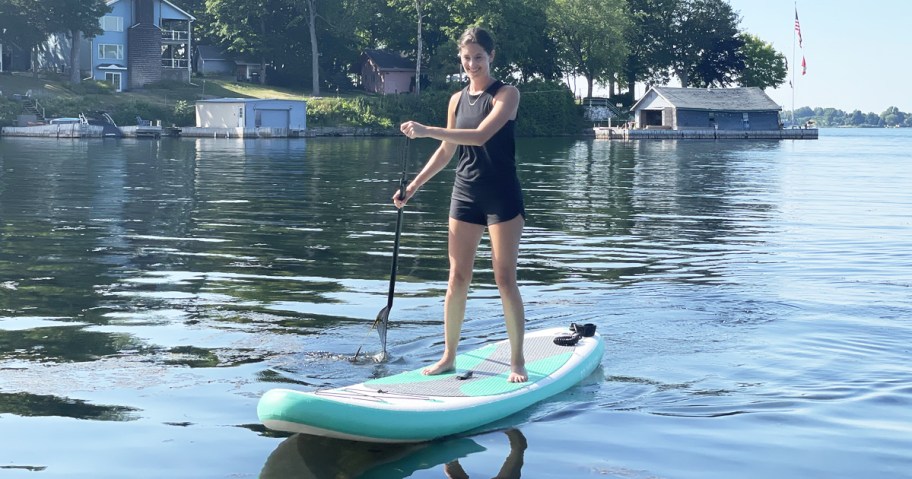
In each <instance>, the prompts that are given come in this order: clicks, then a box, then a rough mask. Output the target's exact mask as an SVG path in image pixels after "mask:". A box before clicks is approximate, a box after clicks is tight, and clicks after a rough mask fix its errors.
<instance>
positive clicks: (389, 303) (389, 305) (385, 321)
mask: <svg viewBox="0 0 912 479" xmlns="http://www.w3.org/2000/svg"><path fill="white" fill-rule="evenodd" d="M403 150H404V151H403V153H402V176H401V177H400V178H399V199H400V200H404V199H405V188H406V186H408V184H407V183H408V182H407V178H406V174H407V173H406V168H407V167H408V150H409V140H408V138H406V140H405V146H404V147H403ZM404 208H405V207H404V206H403V207H402V208H399V211H398V212H396V238H395V240H394V241H393V264H392V267H391V268H390V284H389V294H388V295H387V298H386V306H384V307H383V309H381V310H380V312H379V313H377V318H376V319H374V322H373V324H371V329H374V328H377V333H378V334H379V335H380V347H381V352H380V354H378V355H377V356H375V359H376V360H377V361H384V360H386V358H387V357H388V354H387V353H386V331H387V328H388V326H389V314H390V310H392V309H393V294H394V293H395V291H396V270H397V269H398V264H399V237H400V236H402V210H403V209H404ZM362 347H364V345H363V344H362V345H361V346H358V351H356V352H355V357H354V359H358V355H359V354H360V353H361V348H362Z"/></svg>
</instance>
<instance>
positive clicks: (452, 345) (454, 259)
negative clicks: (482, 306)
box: [424, 218, 484, 375]
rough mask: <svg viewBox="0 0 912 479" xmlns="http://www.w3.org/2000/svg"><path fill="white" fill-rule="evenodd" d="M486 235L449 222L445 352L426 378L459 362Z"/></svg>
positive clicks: (427, 370)
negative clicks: (469, 300) (474, 271)
mask: <svg viewBox="0 0 912 479" xmlns="http://www.w3.org/2000/svg"><path fill="white" fill-rule="evenodd" d="M482 233H484V226H482V225H476V224H472V223H466V222H465V221H459V220H455V219H453V218H450V225H449V235H448V246H447V249H448V251H449V256H450V279H449V282H448V284H447V292H446V300H445V302H444V306H443V328H444V338H443V339H444V349H443V356H442V357H441V358H440V361H437V363H436V364H434V365H433V366H429V367H427V368H425V369H424V374H428V375H430V374H440V373H445V372H448V371H452V370H453V368H454V366H455V361H456V349H457V347H459V336H460V334H461V332H462V322H463V320H464V319H465V310H466V298H467V296H468V294H469V284H470V283H471V282H472V269H473V267H474V266H475V253H476V252H477V251H478V243H479V242H480V241H481V235H482Z"/></svg>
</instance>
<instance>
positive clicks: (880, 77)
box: [576, 0, 912, 114]
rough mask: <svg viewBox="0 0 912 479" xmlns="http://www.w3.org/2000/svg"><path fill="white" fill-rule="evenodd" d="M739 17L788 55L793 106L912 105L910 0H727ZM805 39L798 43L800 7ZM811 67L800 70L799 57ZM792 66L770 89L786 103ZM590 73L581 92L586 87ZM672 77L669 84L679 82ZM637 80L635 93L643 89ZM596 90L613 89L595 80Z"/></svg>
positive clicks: (870, 108)
mask: <svg viewBox="0 0 912 479" xmlns="http://www.w3.org/2000/svg"><path fill="white" fill-rule="evenodd" d="M728 3H729V4H730V5H731V6H732V9H734V10H735V11H736V12H738V14H739V15H740V17H741V24H740V26H741V30H742V31H746V32H748V33H750V34H752V35H754V36H757V37H759V38H760V39H761V40H763V41H765V42H767V43H770V44H772V46H773V48H775V49H776V50H777V51H779V52H780V53H782V54H783V55H785V58H786V59H787V60H788V64H789V68H790V69H791V68H792V67H796V68H797V69H798V70H797V71H795V75H794V83H793V84H794V106H795V108H801V107H803V106H809V107H811V108H816V107H821V108H829V107H832V108H838V109H840V110H843V111H845V112H852V111H855V110H861V111H862V112H863V113H870V112H874V113H877V114H880V113H883V111H884V110H886V109H887V108H889V107H891V106H895V107H897V108H899V109H900V110H901V111H903V112H906V113H912V87H910V84H912V35H909V34H908V33H906V32H907V30H908V28H909V26H910V25H912V0H862V1H859V0H798V1H797V2H796V1H795V0H728ZM796 6H797V10H798V20H799V23H800V25H801V36H802V39H803V42H802V44H803V47H802V48H797V45H796V48H795V51H794V57H793V53H792V50H793V49H792V45H793V43H796V42H797V40H794V41H793V38H794V34H795V10H796ZM802 55H803V56H804V58H805V61H806V63H807V74H806V75H802V74H801V57H802ZM792 78H793V77H792V71H791V70H789V73H788V76H787V78H786V82H785V84H784V85H782V86H780V87H779V88H775V89H773V88H768V89H767V90H766V93H767V94H768V95H769V96H770V97H771V98H772V99H773V100H774V101H775V102H776V103H778V104H779V105H780V106H781V107H782V109H783V110H791V109H792V105H793V98H792V96H793V95H792V93H793V91H792V88H791V87H790V86H789V83H788V82H789V81H790V80H792ZM585 85H586V83H585V80H584V79H581V78H580V79H577V81H576V92H577V94H578V95H585V92H586V87H585ZM679 85H680V84H670V85H669V86H679ZM645 89H646V88H645V86H644V85H638V86H637V91H636V92H635V95H636V97H637V98H639V97H641V96H643V94H644V93H645ZM594 94H595V95H605V94H607V90H606V89H605V88H603V87H597V88H596V91H595V92H594Z"/></svg>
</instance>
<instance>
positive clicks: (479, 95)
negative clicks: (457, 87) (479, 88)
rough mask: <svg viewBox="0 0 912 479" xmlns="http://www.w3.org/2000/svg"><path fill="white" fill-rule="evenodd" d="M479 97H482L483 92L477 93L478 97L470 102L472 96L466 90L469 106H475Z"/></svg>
mask: <svg viewBox="0 0 912 479" xmlns="http://www.w3.org/2000/svg"><path fill="white" fill-rule="evenodd" d="M481 95H484V92H481V93H479V94H478V96H477V97H475V101H472V94H471V93H469V90H468V88H467V89H466V96H467V97H469V106H475V104H476V103H478V100H479V99H480V98H481Z"/></svg>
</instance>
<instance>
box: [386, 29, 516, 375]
mask: <svg viewBox="0 0 912 479" xmlns="http://www.w3.org/2000/svg"><path fill="white" fill-rule="evenodd" d="M459 58H460V60H461V61H462V67H463V69H464V70H465V72H466V75H468V77H469V85H468V86H467V87H466V88H465V89H463V90H462V91H460V92H457V93H455V94H454V95H453V96H452V97H451V98H450V103H449V109H448V111H447V126H446V128H439V127H430V126H425V125H422V124H420V123H417V122H414V121H407V122H405V123H403V124H402V125H401V127H400V129H401V130H402V132H403V133H404V134H405V135H406V136H408V137H409V138H434V139H437V140H440V142H441V143H440V147H438V148H437V151H436V152H435V153H434V154H433V155H432V156H431V158H430V159H429V160H428V162H427V164H426V165H425V166H424V169H422V170H421V172H420V173H419V174H418V175H417V176H416V177H415V179H414V180H413V181H412V182H411V183H410V184H409V185H408V186H407V187H406V189H405V191H404V192H403V194H404V198H403V199H401V200H400V199H399V192H398V191H397V192H396V194H395V195H394V196H393V201H394V202H395V204H396V207H397V208H402V207H403V206H404V205H405V203H406V202H408V200H409V199H410V198H411V197H412V196H414V195H415V193H416V192H417V191H418V188H420V187H421V186H422V185H423V184H424V183H426V182H427V181H428V180H430V179H431V177H433V176H434V175H436V174H437V173H438V172H439V171H440V170H442V169H443V167H444V166H446V164H447V163H449V161H450V159H451V158H452V157H453V154H454V153H456V154H457V155H458V156H459V164H458V165H457V166H456V181H455V183H454V185H453V195H452V198H451V200H450V220H449V246H448V252H449V258H450V275H449V282H448V285H447V294H446V300H445V304H444V342H445V346H444V351H443V356H442V357H441V358H440V360H439V361H438V362H437V363H435V364H434V365H432V366H430V367H428V368H426V369H425V370H424V373H425V374H440V373H445V372H449V371H452V370H453V369H454V366H455V360H456V349H457V347H458V346H459V336H460V334H461V331H462V323H463V320H464V319H465V308H466V297H467V295H468V291H469V284H470V282H471V280H472V269H473V266H474V263H475V254H476V252H477V250H478V244H479V242H480V241H481V237H482V234H483V233H484V230H485V228H486V227H487V229H488V234H489V235H490V238H491V260H492V262H493V267H494V280H495V282H496V283H497V289H498V291H499V292H500V299H501V302H502V303H503V312H504V320H505V321H506V327H507V335H508V337H509V338H510V347H511V359H510V376H509V377H508V381H510V382H524V381H526V379H527V378H528V373H527V372H526V365H525V358H524V357H523V350H522V348H523V335H524V330H525V329H524V328H525V312H524V310H523V303H522V297H521V296H520V293H519V287H518V286H517V284H516V264H517V257H518V255H519V240H520V237H521V236H522V230H523V225H524V224H525V209H524V206H523V197H522V189H521V187H520V184H519V178H518V176H517V174H516V159H515V140H514V123H515V120H516V111H517V109H518V107H519V91H518V90H517V89H516V88H515V87H513V86H509V85H505V84H504V83H503V82H501V81H499V80H495V79H494V78H493V77H492V76H491V61H492V60H493V59H494V40H493V38H491V35H490V34H489V33H488V32H487V31H485V30H483V29H481V28H470V29H468V30H466V32H465V33H464V34H463V35H462V37H461V38H460V39H459Z"/></svg>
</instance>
